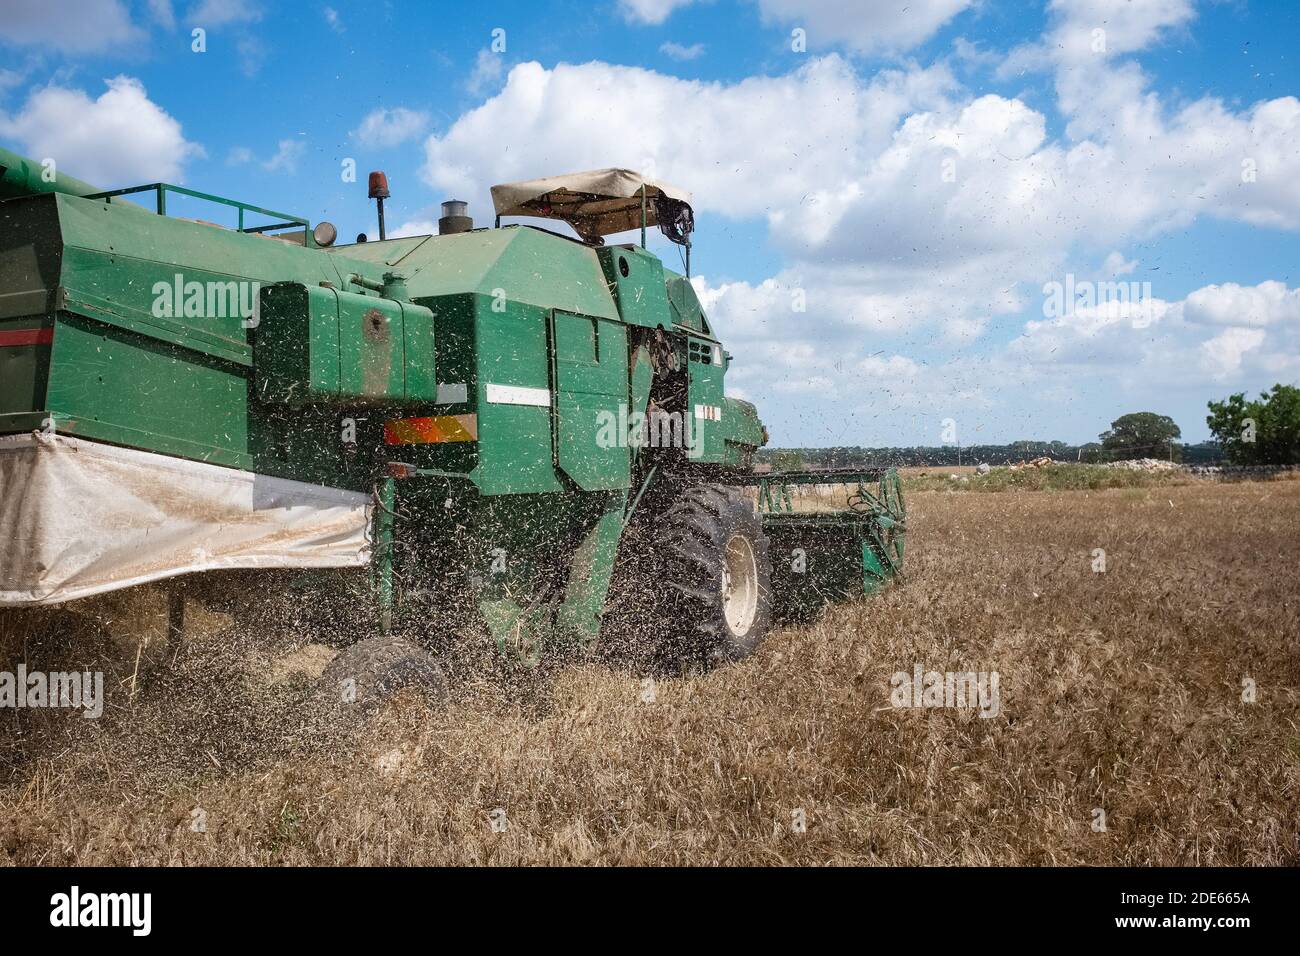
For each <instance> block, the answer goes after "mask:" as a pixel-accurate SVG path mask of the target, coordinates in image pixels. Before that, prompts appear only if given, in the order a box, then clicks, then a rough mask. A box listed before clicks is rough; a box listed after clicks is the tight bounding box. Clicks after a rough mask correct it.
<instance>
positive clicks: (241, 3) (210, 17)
mask: <svg viewBox="0 0 1300 956" xmlns="http://www.w3.org/2000/svg"><path fill="white" fill-rule="evenodd" d="M260 19H262V8H261V5H260V4H259V3H257V2H256V0H199V2H198V3H196V4H195V5H194V7H193V8H192V9H191V10H190V15H189V22H190V23H192V24H194V25H195V26H200V27H220V26H225V25H226V24H228V23H253V22H256V21H258V20H260Z"/></svg>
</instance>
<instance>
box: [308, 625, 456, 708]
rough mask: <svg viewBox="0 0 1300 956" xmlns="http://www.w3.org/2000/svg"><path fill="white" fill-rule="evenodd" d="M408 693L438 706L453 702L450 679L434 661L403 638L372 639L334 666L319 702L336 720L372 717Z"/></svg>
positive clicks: (356, 646)
mask: <svg viewBox="0 0 1300 956" xmlns="http://www.w3.org/2000/svg"><path fill="white" fill-rule="evenodd" d="M408 687H409V688H411V689H413V690H415V691H416V692H417V693H419V694H421V695H422V696H423V697H424V698H425V699H426V700H428V701H429V702H430V703H432V704H435V705H436V704H442V703H444V702H445V701H446V699H447V695H448V691H447V681H446V677H445V676H444V674H443V672H442V669H441V668H440V667H439V666H438V664H437V662H436V660H435V658H434V657H433V655H431V654H430V653H429V652H428V651H425V650H424V649H423V648H419V647H416V646H415V645H413V644H411V643H409V642H407V641H404V640H402V639H401V638H399V637H393V636H389V637H371V638H367V639H365V640H362V641H358V642H357V643H356V644H353V645H352V646H351V647H349V648H347V649H346V650H344V651H343V652H341V653H340V654H339V655H338V656H337V657H335V658H334V660H333V661H331V662H330V664H329V666H328V667H326V668H325V672H324V673H323V674H322V675H321V680H320V689H319V691H318V697H319V698H320V700H321V702H322V704H323V705H325V709H326V711H327V712H328V713H330V714H333V715H340V714H348V713H355V714H359V715H361V716H369V715H370V714H373V713H374V712H375V711H376V710H378V709H379V707H380V705H381V704H383V703H384V701H386V700H388V699H389V698H390V697H392V696H393V695H395V694H396V693H397V692H398V691H399V690H402V689H404V688H408Z"/></svg>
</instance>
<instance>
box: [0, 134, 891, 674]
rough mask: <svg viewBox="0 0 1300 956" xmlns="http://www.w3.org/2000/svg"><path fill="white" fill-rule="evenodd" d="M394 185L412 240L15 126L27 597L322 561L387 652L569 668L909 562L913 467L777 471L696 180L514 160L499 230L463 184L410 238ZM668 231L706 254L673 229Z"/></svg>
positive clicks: (176, 620)
mask: <svg viewBox="0 0 1300 956" xmlns="http://www.w3.org/2000/svg"><path fill="white" fill-rule="evenodd" d="M370 195H371V197H372V198H375V199H377V200H378V202H379V216H380V220H379V221H380V228H379V239H378V241H364V239H365V237H364V236H359V237H358V241H357V242H356V243H354V244H351V245H339V244H336V237H337V231H336V229H335V228H334V227H333V226H332V225H330V224H329V223H327V222H321V223H318V224H316V225H314V226H313V225H312V223H310V222H309V221H308V220H306V219H304V218H301V217H296V216H290V215H286V214H282V213H277V212H275V211H273V210H268V209H264V208H260V207H255V206H251V205H248V204H246V203H242V202H237V201H234V200H230V199H224V198H221V197H217V196H209V195H205V194H202V193H197V192H194V191H192V190H188V189H185V188H183V187H179V186H174V185H170V184H166V183H154V184H150V185H147V186H138V187H132V188H128V189H117V190H112V191H104V190H100V189H97V188H96V187H93V186H90V185H88V184H86V183H83V182H80V181H78V180H74V179H71V178H69V177H66V176H64V175H62V174H61V173H60V174H55V173H54V172H53V171H52V170H50V169H49V168H48V167H47V166H42V165H40V164H37V163H34V162H32V161H31V160H27V159H24V158H22V157H20V156H16V155H14V154H12V153H9V152H6V151H3V150H0V541H3V542H4V544H3V550H2V551H0V607H5V606H9V607H16V606H30V605H48V604H60V603H63V602H67V601H74V600H78V599H82V598H86V597H90V596H92V595H97V594H102V593H104V592H107V591H112V590H115V589H119V588H127V587H133V586H138V585H142V584H149V583H152V582H164V587H166V588H168V589H169V591H170V593H171V594H172V595H173V600H172V609H173V628H174V629H175V630H177V631H179V630H180V629H181V628H182V627H183V621H182V620H181V617H180V616H181V614H182V613H183V609H184V606H185V601H186V596H185V595H186V593H187V591H186V589H187V588H190V589H191V590H190V591H189V592H188V593H190V594H197V593H199V592H200V591H201V590H202V589H201V587H199V585H200V583H201V582H202V581H203V580H204V579H205V578H207V579H210V578H211V577H212V576H219V575H222V574H228V573H238V574H243V575H246V576H247V575H249V574H251V573H253V572H263V571H264V572H268V576H267V580H268V581H269V580H271V579H272V577H273V576H272V575H270V572H275V573H276V574H277V575H282V574H284V573H286V572H292V573H293V574H294V575H299V576H305V577H306V578H313V579H317V580H326V579H328V580H331V581H334V580H337V581H343V582H351V584H349V585H347V586H344V587H342V590H340V591H339V592H338V594H340V595H344V594H355V593H362V594H364V596H365V600H366V601H368V602H370V603H368V604H367V605H366V606H367V608H368V610H367V611H366V613H365V615H364V620H365V622H366V626H365V627H362V628H359V629H357V633H355V634H354V637H355V638H358V639H363V640H360V642H359V643H358V645H357V648H358V650H357V651H356V652H355V654H356V655H361V654H365V653H371V654H372V656H373V654H379V655H380V657H381V658H382V660H383V661H385V662H387V664H386V665H385V666H388V664H391V663H392V662H393V660H394V659H395V658H394V651H393V649H394V647H395V646H397V645H396V644H395V643H394V642H397V641H400V642H402V643H401V647H402V648H403V651H402V654H406V653H408V652H409V653H410V654H415V653H417V650H416V648H417V647H419V646H420V645H423V646H424V647H440V646H445V643H446V641H448V640H457V639H462V638H463V639H469V636H471V635H472V636H476V637H477V639H478V640H479V641H480V643H483V644H486V645H490V646H494V647H495V649H496V651H497V652H499V653H500V654H501V655H503V656H504V657H505V658H507V659H509V660H511V661H514V662H520V663H523V664H535V663H536V662H538V661H539V660H540V659H542V658H543V657H544V656H546V655H550V654H555V653H566V652H567V653H569V654H574V653H594V652H596V651H597V650H598V649H599V648H600V647H601V646H603V645H604V644H605V643H606V642H607V640H613V638H612V637H610V635H611V634H612V633H613V632H614V631H616V630H620V628H621V629H622V631H623V632H625V633H629V634H632V635H634V638H635V641H634V643H637V644H638V645H639V648H640V652H641V654H640V656H641V657H642V658H643V659H645V660H648V661H653V662H654V663H656V664H666V665H670V666H681V665H682V664H683V663H698V664H705V665H707V664H709V663H716V662H720V661H728V660H734V659H737V658H740V657H743V656H744V655H745V654H747V653H748V652H750V651H751V650H753V648H754V647H755V646H756V645H757V644H758V642H759V641H760V640H761V639H762V638H763V636H764V635H765V634H766V632H767V631H768V629H769V627H770V624H771V621H772V619H773V616H774V615H777V616H782V615H797V614H800V613H807V612H808V611H810V610H812V609H814V608H816V607H819V606H820V605H821V604H822V603H824V602H825V601H828V600H833V599H836V598H839V597H842V596H847V595H851V594H854V593H862V592H864V591H871V590H874V589H875V588H877V587H878V586H880V585H881V584H882V583H883V582H885V581H887V580H888V579H889V578H891V577H892V576H893V575H895V574H896V573H897V572H898V571H899V569H900V567H901V562H902V558H903V532H904V526H905V525H904V520H905V519H904V507H903V500H902V495H901V490H900V485H899V481H898V478H897V476H896V474H895V473H894V472H893V471H892V470H886V469H879V470H856V471H852V472H840V471H830V472H821V473H813V472H792V473H786V474H776V473H770V472H769V473H761V470H758V469H756V468H755V465H754V455H755V452H756V451H757V449H758V448H759V447H761V446H762V445H763V444H764V443H765V441H766V430H765V429H764V427H763V426H762V424H761V423H760V421H759V418H758V415H757V413H756V411H755V408H754V406H753V405H751V404H750V403H748V402H745V401H740V400H738V399H735V398H728V397H727V396H726V395H725V393H724V379H725V377H726V373H727V369H728V368H729V366H730V364H731V361H732V356H731V355H730V354H729V353H728V352H727V351H726V350H725V349H724V348H723V345H722V343H721V341H720V340H719V338H718V336H717V334H716V332H715V330H714V328H713V327H712V325H711V324H710V322H709V319H708V317H707V316H706V315H705V314H704V311H703V309H702V308H701V306H700V302H699V299H698V298H697V297H696V294H695V291H694V289H693V288H692V286H691V283H690V281H689V271H690V268H689V267H690V239H691V233H692V230H693V225H694V223H693V214H692V210H691V206H690V201H689V196H688V195H687V194H686V193H684V192H682V191H680V190H677V189H674V188H673V187H671V186H668V185H666V184H662V183H656V182H651V181H649V180H646V179H644V178H643V177H641V176H640V175H638V174H636V173H633V172H630V171H627V170H618V169H614V170H600V171H595V172H589V173H579V174H573V175H567V176H557V177H553V178H549V179H541V180H535V181H532V182H524V183H513V184H508V185H503V186H497V187H494V188H493V190H492V195H493V201H494V204H495V207H496V213H497V215H496V224H495V226H494V227H493V228H475V227H474V226H473V223H472V221H471V219H470V218H469V216H468V214H467V211H466V209H465V206H464V204H463V203H456V202H451V203H444V204H443V212H444V215H443V218H442V219H441V220H440V222H439V234H438V235H436V236H413V237H402V238H393V239H389V238H386V236H385V233H384V227H383V218H382V217H383V200H384V199H385V198H387V197H388V186H387V181H386V179H385V177H384V176H383V174H382V173H375V174H372V175H371V177H370ZM169 199H170V200H171V201H172V203H173V207H175V206H176V205H178V204H179V203H188V204H190V205H193V204H194V203H196V202H199V201H202V202H205V203H209V204H211V205H212V206H213V208H214V209H216V210H217V212H216V213H214V214H213V215H215V216H218V217H223V218H224V219H225V220H228V221H231V222H230V224H228V225H226V226H221V225H217V224H215V223H213V222H208V221H204V220H198V219H186V218H178V217H175V216H174V215H168V208H167V204H168V200H169ZM502 217H511V218H514V217H533V218H536V219H550V220H555V221H558V222H561V223H565V224H567V225H568V226H569V227H571V229H572V231H573V233H574V234H575V235H576V238H574V237H573V236H570V235H562V234H560V233H558V232H554V231H551V230H548V229H545V228H539V227H536V226H531V225H516V224H507V225H502V222H501V220H502ZM655 226H657V227H658V228H659V229H660V230H661V231H662V232H663V233H664V234H665V235H666V236H667V237H668V238H669V239H670V240H672V241H673V242H675V243H678V244H679V245H681V246H682V247H683V248H684V250H685V254H686V259H685V262H686V272H687V275H686V276H683V275H679V274H677V273H675V272H673V271H671V270H669V269H667V268H665V267H664V265H663V263H662V262H661V261H660V260H659V259H658V258H657V257H656V256H655V255H653V254H651V253H650V252H649V251H648V250H647V249H646V231H647V229H648V228H650V227H655ZM635 230H639V231H640V242H639V244H618V245H606V244H605V241H604V237H605V236H609V235H613V234H616V233H624V232H629V231H635ZM801 485H802V486H831V487H832V488H838V489H841V490H843V489H844V488H846V487H847V489H848V493H847V495H844V494H842V495H841V499H844V498H845V497H847V500H841V502H840V504H841V506H840V507H826V508H812V507H810V506H809V505H810V503H811V502H813V501H815V500H818V496H816V495H809V494H801V493H800V491H801V489H800V488H799V486H801ZM802 490H805V491H806V490H807V489H802ZM814 490H815V489H814ZM822 490H824V491H825V490H830V489H826V488H823V489H822ZM253 580H254V581H255V580H256V578H254V579H253ZM277 580H278V578H277ZM358 581H359V582H362V584H363V586H362V587H360V588H357V587H356V586H355V584H356V582H358ZM612 584H613V587H612V586H611V585H612ZM253 586H254V587H256V586H257V585H256V584H254V585H253ZM311 593H312V594H313V595H315V596H314V597H313V599H312V600H313V601H314V602H317V603H320V602H323V601H324V600H325V599H324V598H321V597H320V596H319V595H320V593H321V592H318V591H312V592H311ZM632 593H635V595H636V600H635V601H631V600H626V601H625V600H624V597H625V596H626V595H627V594H632ZM341 599H342V598H340V600H341ZM615 619H617V620H615ZM367 647H374V648H379V650H376V651H373V652H367V651H366V650H365V649H366V648H367ZM347 653H353V652H351V651H350V652H347ZM419 653H423V651H419ZM397 656H401V655H400V654H399V655H397Z"/></svg>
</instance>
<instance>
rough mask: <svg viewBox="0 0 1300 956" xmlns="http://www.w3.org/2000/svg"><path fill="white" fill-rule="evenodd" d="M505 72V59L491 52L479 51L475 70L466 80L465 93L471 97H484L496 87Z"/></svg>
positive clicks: (475, 61)
mask: <svg viewBox="0 0 1300 956" xmlns="http://www.w3.org/2000/svg"><path fill="white" fill-rule="evenodd" d="M504 72H505V58H504V56H503V55H502V54H500V53H493V52H492V51H491V50H487V49H484V50H479V51H478V56H477V57H476V58H475V60H474V69H473V70H471V71H470V74H469V76H468V77H467V78H466V79H465V91H466V92H467V93H469V95H470V96H482V95H483V94H484V93H486V92H487V91H488V90H489V89H491V88H493V87H495V86H496V85H497V83H498V82H500V80H501V74H503V73H504Z"/></svg>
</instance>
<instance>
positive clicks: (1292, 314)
mask: <svg viewBox="0 0 1300 956" xmlns="http://www.w3.org/2000/svg"><path fill="white" fill-rule="evenodd" d="M1185 314H1186V316H1187V319H1188V321H1190V322H1199V323H1208V324H1210V325H1237V326H1242V325H1249V326H1265V325H1273V324H1275V323H1279V322H1296V323H1300V289H1287V287H1286V284H1285V283H1283V282H1278V281H1276V280H1274V281H1269V282H1261V283H1260V284H1259V285H1256V286H1240V285H1238V284H1237V283H1235V282H1225V283H1224V284H1223V285H1209V286H1206V287H1205V288H1203V289H1197V290H1196V291H1195V292H1193V293H1192V294H1191V295H1189V296H1188V297H1187V304H1186V310H1185Z"/></svg>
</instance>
